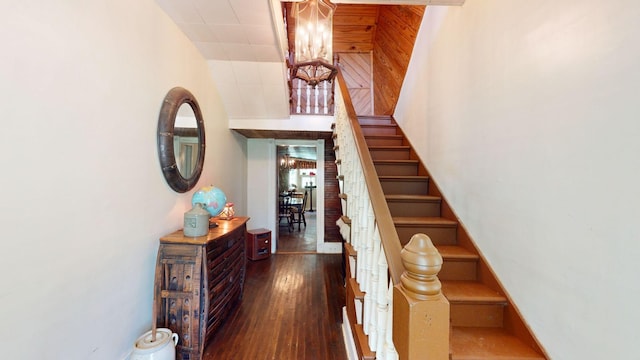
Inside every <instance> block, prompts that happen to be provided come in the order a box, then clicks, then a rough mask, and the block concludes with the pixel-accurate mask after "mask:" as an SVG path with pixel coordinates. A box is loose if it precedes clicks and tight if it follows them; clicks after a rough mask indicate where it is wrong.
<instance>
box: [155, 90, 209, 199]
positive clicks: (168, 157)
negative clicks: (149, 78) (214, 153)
mask: <svg viewBox="0 0 640 360" xmlns="http://www.w3.org/2000/svg"><path fill="white" fill-rule="evenodd" d="M185 103H186V104H189V105H190V106H191V109H193V113H194V114H195V116H196V123H197V133H198V160H197V161H196V165H195V167H194V169H193V173H192V174H191V176H190V177H189V178H185V177H183V176H182V174H181V173H180V171H179V170H178V165H177V164H176V156H175V152H174V148H173V137H174V135H175V121H176V116H177V114H178V109H179V108H180V106H181V105H182V104H185ZM205 147H206V144H205V138H204V120H203V118H202V112H201V111H200V106H199V105H198V101H196V98H195V97H194V96H193V94H192V93H191V92H189V90H187V89H184V88H182V87H174V88H173V89H171V90H169V92H168V93H167V95H166V96H165V98H164V101H163V102H162V108H161V109H160V116H159V117H158V156H159V158H160V167H161V168H162V173H163V174H164V178H165V179H166V180H167V183H168V184H169V186H171V188H172V189H173V190H175V191H177V192H179V193H184V192H187V191H189V190H191V189H193V187H194V186H195V185H196V183H197V182H198V179H199V178H200V174H202V166H203V165H204V150H205Z"/></svg>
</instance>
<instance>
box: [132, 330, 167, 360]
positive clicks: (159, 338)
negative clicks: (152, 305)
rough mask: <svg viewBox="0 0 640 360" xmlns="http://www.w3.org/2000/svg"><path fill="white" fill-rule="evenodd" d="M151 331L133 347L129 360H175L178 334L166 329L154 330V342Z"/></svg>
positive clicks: (141, 337)
mask: <svg viewBox="0 0 640 360" xmlns="http://www.w3.org/2000/svg"><path fill="white" fill-rule="evenodd" d="M152 337H153V336H152V334H151V330H149V331H147V332H146V333H144V335H142V336H140V337H139V338H138V340H136V343H135V345H134V347H133V352H132V353H131V357H130V358H129V359H130V360H176V345H178V334H176V333H173V332H171V330H169V329H167V328H159V329H156V341H151V339H152Z"/></svg>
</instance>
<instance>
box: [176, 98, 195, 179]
mask: <svg viewBox="0 0 640 360" xmlns="http://www.w3.org/2000/svg"><path fill="white" fill-rule="evenodd" d="M173 150H174V152H175V157H176V165H178V171H179V172H180V174H181V175H182V177H184V178H185V179H188V178H190V177H191V175H192V174H193V171H194V169H195V165H196V162H197V160H198V122H197V121H196V115H195V114H194V113H193V109H192V108H191V106H190V105H189V104H186V103H184V104H182V105H181V106H180V108H179V109H178V115H177V116H176V123H175V128H174V132H173Z"/></svg>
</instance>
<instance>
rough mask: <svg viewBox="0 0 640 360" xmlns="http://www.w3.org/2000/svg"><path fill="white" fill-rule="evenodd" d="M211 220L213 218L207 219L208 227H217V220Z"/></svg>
mask: <svg viewBox="0 0 640 360" xmlns="http://www.w3.org/2000/svg"><path fill="white" fill-rule="evenodd" d="M211 220H213V219H210V220H209V229H213V228H217V227H218V223H217V222H213V221H211Z"/></svg>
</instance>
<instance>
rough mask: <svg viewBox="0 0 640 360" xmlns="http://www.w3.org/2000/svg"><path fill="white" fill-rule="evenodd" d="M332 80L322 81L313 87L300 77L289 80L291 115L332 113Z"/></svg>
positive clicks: (333, 82)
mask: <svg viewBox="0 0 640 360" xmlns="http://www.w3.org/2000/svg"><path fill="white" fill-rule="evenodd" d="M334 84H335V80H334V81H332V82H327V81H323V82H321V83H319V84H318V85H317V86H315V87H313V86H311V85H309V84H307V83H306V82H305V81H303V80H300V79H290V80H289V95H290V97H289V105H290V113H291V115H333V88H334Z"/></svg>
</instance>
